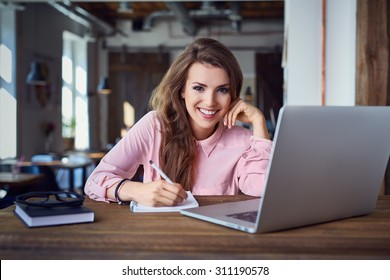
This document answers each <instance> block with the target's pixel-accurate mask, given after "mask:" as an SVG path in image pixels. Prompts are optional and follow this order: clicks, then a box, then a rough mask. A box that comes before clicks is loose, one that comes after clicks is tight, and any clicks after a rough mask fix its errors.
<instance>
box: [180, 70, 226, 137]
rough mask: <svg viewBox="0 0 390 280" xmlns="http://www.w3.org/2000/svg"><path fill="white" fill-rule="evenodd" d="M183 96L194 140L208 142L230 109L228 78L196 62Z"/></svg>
mask: <svg viewBox="0 0 390 280" xmlns="http://www.w3.org/2000/svg"><path fill="white" fill-rule="evenodd" d="M182 97H183V98H184V100H185V106H186V109H187V112H188V114H189V116H190V120H189V121H190V125H191V129H192V133H193V135H194V137H195V138H196V139H197V140H203V139H206V138H208V137H209V136H210V135H211V134H212V133H213V132H214V129H215V128H216V125H217V124H218V122H219V121H221V120H222V119H223V117H224V116H225V114H226V113H227V112H228V110H229V105H230V102H231V99H232V98H231V94H230V81H229V77H228V75H227V73H226V72H225V70H223V69H222V68H219V67H215V66H213V65H210V64H202V63H194V64H193V65H192V66H191V67H190V68H189V71H188V76H187V81H186V84H185V88H184V91H183V92H182Z"/></svg>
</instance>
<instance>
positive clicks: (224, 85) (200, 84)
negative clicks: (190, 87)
mask: <svg viewBox="0 0 390 280" xmlns="http://www.w3.org/2000/svg"><path fill="white" fill-rule="evenodd" d="M191 84H196V85H199V86H203V87H207V85H206V84H203V83H200V82H192V83H191ZM220 87H230V84H223V85H219V86H216V87H215V88H220Z"/></svg>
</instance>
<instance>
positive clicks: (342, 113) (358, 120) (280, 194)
mask: <svg viewBox="0 0 390 280" xmlns="http://www.w3.org/2000/svg"><path fill="white" fill-rule="evenodd" d="M389 156H390V107H333V106H323V107H320V106H315V107H314V106H303V107H299V106H287V107H284V108H282V110H281V111H280V113H279V118H278V123H277V126H276V131H275V136H274V144H273V148H272V152H271V160H270V163H269V166H268V171H267V179H266V186H265V188H264V192H263V194H262V195H261V198H256V199H252V200H247V201H241V202H232V203H223V204H217V205H210V206H202V207H198V208H192V209H187V210H182V211H181V214H183V215H186V216H190V217H193V218H197V219H201V220H205V221H208V222H212V223H215V224H219V225H222V226H227V227H230V228H234V229H238V230H242V231H245V232H250V233H255V232H270V231H278V230H284V229H290V228H296V227H301V226H306V225H311V224H317V223H323V222H328V221H333V220H338V219H344V218H348V217H354V216H360V215H365V214H369V213H371V212H373V210H374V208H375V205H376V201H377V197H378V193H379V190H380V187H381V185H382V181H383V178H384V174H385V169H386V166H387V163H388V161H389Z"/></svg>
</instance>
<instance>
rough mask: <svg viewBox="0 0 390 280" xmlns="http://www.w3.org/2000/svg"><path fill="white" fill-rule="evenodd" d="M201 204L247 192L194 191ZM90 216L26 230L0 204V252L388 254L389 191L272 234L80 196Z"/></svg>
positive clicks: (48, 255)
mask: <svg viewBox="0 0 390 280" xmlns="http://www.w3.org/2000/svg"><path fill="white" fill-rule="evenodd" d="M196 198H197V200H198V202H199V203H200V205H208V204H215V203H221V202H225V201H237V200H243V199H248V197H245V196H230V197H229V196H223V197H218V196H204V197H202V196H197V197H196ZM85 205H86V206H87V207H89V208H91V209H93V210H94V211H95V222H94V223H89V224H74V225H66V226H58V227H46V228H33V229H29V228H27V227H26V226H24V224H22V222H21V221H20V220H19V219H18V218H17V217H16V216H14V213H13V210H14V206H10V207H8V208H6V209H3V210H1V211H0V221H1V227H0V258H1V259H2V260H6V259H390V196H381V197H380V198H379V201H378V204H377V207H376V211H375V212H374V213H373V214H370V215H366V216H361V217H356V218H350V219H346V220H341V221H335V222H330V223H325V224H320V225H314V226H309V227H303V228H299V229H292V230H286V231H280V232H274V233H266V234H249V233H244V232H240V231H237V230H233V229H228V228H225V227H221V226H218V225H214V224H211V223H207V222H203V221H200V220H196V219H192V218H189V217H185V216H182V215H180V214H179V213H131V212H130V211H129V208H128V206H127V205H117V204H114V203H111V204H106V203H103V202H95V201H91V200H90V199H86V201H85Z"/></svg>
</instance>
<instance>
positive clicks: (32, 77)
mask: <svg viewBox="0 0 390 280" xmlns="http://www.w3.org/2000/svg"><path fill="white" fill-rule="evenodd" d="M26 82H27V83H28V84H30V85H46V84H47V82H46V79H45V77H44V75H43V73H42V64H41V63H39V62H32V63H31V69H30V72H29V73H28V75H27V78H26Z"/></svg>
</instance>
